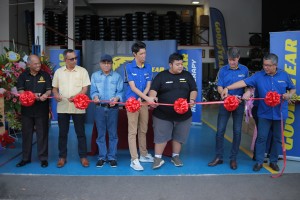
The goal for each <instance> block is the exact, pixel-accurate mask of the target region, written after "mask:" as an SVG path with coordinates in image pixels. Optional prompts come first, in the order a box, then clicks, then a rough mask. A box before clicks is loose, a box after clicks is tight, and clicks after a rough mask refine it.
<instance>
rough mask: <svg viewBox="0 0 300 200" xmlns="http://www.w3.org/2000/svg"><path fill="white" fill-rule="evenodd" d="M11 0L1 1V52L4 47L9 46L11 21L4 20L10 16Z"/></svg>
mask: <svg viewBox="0 0 300 200" xmlns="http://www.w3.org/2000/svg"><path fill="white" fill-rule="evenodd" d="M8 3H9V0H2V1H0V19H1V31H0V54H2V53H4V52H5V51H4V50H3V48H4V47H9V42H5V41H6V40H9V21H8V20H4V19H8V18H9V5H8Z"/></svg>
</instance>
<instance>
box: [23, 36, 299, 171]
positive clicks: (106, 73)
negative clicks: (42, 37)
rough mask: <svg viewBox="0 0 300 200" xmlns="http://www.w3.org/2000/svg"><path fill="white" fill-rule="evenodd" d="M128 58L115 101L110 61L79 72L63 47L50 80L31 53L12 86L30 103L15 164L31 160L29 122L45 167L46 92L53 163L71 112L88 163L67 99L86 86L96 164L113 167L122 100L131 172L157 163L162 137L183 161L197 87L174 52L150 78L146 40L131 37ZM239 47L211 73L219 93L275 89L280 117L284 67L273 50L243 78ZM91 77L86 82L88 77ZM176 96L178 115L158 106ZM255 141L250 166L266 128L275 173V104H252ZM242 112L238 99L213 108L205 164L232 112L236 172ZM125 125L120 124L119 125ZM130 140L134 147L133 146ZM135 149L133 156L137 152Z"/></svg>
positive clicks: (79, 123) (63, 145) (63, 153)
mask: <svg viewBox="0 0 300 200" xmlns="http://www.w3.org/2000/svg"><path fill="white" fill-rule="evenodd" d="M131 50H132V54H133V56H134V59H133V60H132V61H131V62H130V63H128V64H127V65H126V67H125V76H126V79H127V81H128V84H129V87H128V88H127V90H126V91H125V99H123V93H124V91H123V88H124V87H123V83H124V80H123V79H122V77H121V76H120V75H119V74H118V73H117V72H115V71H113V70H112V65H113V59H112V57H111V56H110V55H107V54H104V55H102V56H101V59H100V70H99V71H96V72H94V73H93V74H92V76H91V79H90V78H89V75H88V72H87V70H86V69H84V68H82V67H80V66H77V63H76V61H77V56H76V54H75V52H74V51H73V50H70V49H68V50H66V51H65V52H64V58H65V62H66V66H64V67H61V68H59V69H58V70H56V72H55V74H54V77H53V80H52V81H51V78H50V76H49V75H48V74H46V73H44V72H42V71H41V70H40V66H41V63H40V60H39V58H38V57H37V56H36V55H31V56H29V58H28V63H27V64H28V66H29V69H28V70H27V71H25V72H24V73H23V74H22V75H21V76H20V77H19V79H18V84H17V89H18V91H19V92H20V93H22V92H23V91H25V90H30V91H32V92H33V93H35V94H36V98H37V101H36V103H35V104H34V105H33V106H31V107H24V106H22V133H23V144H22V148H23V157H22V160H21V162H19V163H18V164H17V167H21V166H24V165H26V164H28V163H30V162H31V149H32V147H31V143H32V134H33V132H34V130H33V129H34V126H35V128H36V134H37V141H38V142H37V146H38V156H39V159H40V161H41V166H42V167H47V166H48V161H47V159H48V113H49V103H48V97H49V96H50V94H51V91H52V93H53V96H54V98H55V99H56V101H57V102H58V104H57V113H58V126H59V141H58V149H59V159H58V162H57V167H59V168H60V167H63V166H64V165H65V164H66V163H67V140H68V132H69V123H70V118H71V117H72V119H73V122H74V127H75V132H76V134H77V139H78V154H79V157H80V162H81V164H82V166H83V167H88V166H89V161H88V160H87V143H86V134H85V127H84V122H85V110H80V109H77V108H75V106H74V104H73V98H74V96H75V95H77V94H86V93H87V92H88V86H89V85H91V86H90V87H91V88H90V96H91V99H92V100H93V102H94V103H95V104H96V108H95V123H96V126H97V130H98V137H97V139H96V143H97V145H98V150H99V154H98V161H97V163H96V166H97V167H102V166H103V165H104V164H105V163H107V162H108V163H109V164H110V166H111V167H117V144H118V135H117V124H118V111H119V102H124V101H126V100H127V99H129V98H130V97H134V98H136V99H137V100H138V101H139V102H141V103H142V106H141V108H140V109H139V110H138V111H137V112H134V113H132V112H129V111H127V118H128V144H129V151H130V155H131V161H130V167H131V168H132V169H134V170H137V171H140V170H143V169H144V168H143V166H142V165H141V162H152V163H153V164H152V168H153V169H157V168H160V167H161V166H162V165H163V164H164V160H163V159H162V154H163V151H164V149H165V147H166V144H167V142H168V141H170V140H171V141H172V158H171V162H172V163H173V164H174V165H175V166H177V167H180V166H183V162H182V161H181V159H180V157H179V155H180V151H181V147H182V144H184V143H185V142H186V141H187V138H188V135H189V132H190V126H191V122H192V112H191V109H190V108H192V107H193V106H194V105H195V99H196V97H197V94H198V88H197V85H196V82H195V80H194V78H193V76H192V75H191V74H190V73H189V72H188V71H185V70H184V67H183V57H182V55H180V54H178V53H174V54H171V55H170V56H169V69H167V70H165V71H162V72H160V73H158V74H157V75H156V76H155V77H154V78H153V76H152V66H151V65H150V64H149V63H147V62H146V45H145V43H143V42H136V43H134V44H133V45H132V48H131ZM239 58H240V52H239V50H238V49H237V48H230V49H229V50H228V63H229V64H228V65H225V66H223V67H222V68H220V70H219V74H218V79H217V80H218V92H219V93H220V94H221V97H222V98H225V97H227V95H236V96H238V97H239V98H240V99H245V100H248V99H249V98H250V95H249V92H248V91H247V89H246V90H245V88H246V87H254V88H256V90H257V94H258V96H257V97H259V98H264V97H265V95H266V93H267V92H268V91H276V92H278V93H279V94H280V95H282V99H283V103H282V108H281V109H282V113H283V119H284V120H285V119H286V118H287V101H288V100H289V99H290V98H291V96H292V95H293V94H294V93H295V86H294V84H293V83H292V81H291V79H290V78H289V76H288V75H287V73H286V72H284V71H283V70H280V69H278V68H277V63H278V58H277V56H276V55H275V54H267V55H265V57H264V58H263V69H264V70H262V71H260V72H257V73H256V74H255V75H253V76H251V77H248V69H247V67H245V66H243V65H241V64H239ZM90 80H91V81H90ZM178 98H184V99H187V101H188V103H189V109H188V111H187V112H186V113H185V114H178V113H176V112H175V111H174V109H173V107H170V106H163V105H160V103H167V104H173V103H174V102H175V100H176V99H178ZM149 106H152V107H153V108H154V111H153V116H152V117H153V130H154V143H155V148H154V157H153V156H152V155H151V154H150V153H149V152H148V150H147V143H146V142H147V141H146V133H147V129H148V118H149ZM258 109H259V111H258V118H259V123H258V140H257V142H256V152H255V153H256V155H255V156H256V159H257V163H256V164H255V165H254V167H253V170H254V171H259V170H260V169H261V167H262V163H263V157H264V156H263V155H264V150H265V146H266V138H267V134H268V133H269V130H270V129H271V128H272V131H273V135H274V136H273V137H274V138H275V139H274V140H273V145H272V150H271V155H270V167H271V168H272V169H274V170H276V171H278V170H279V167H278V165H277V159H278V151H279V148H280V142H281V137H280V133H281V129H280V121H281V117H280V106H276V107H268V106H266V104H265V103H264V102H263V101H260V102H259V107H258ZM243 114H244V103H243V101H241V102H240V104H239V106H238V108H237V109H236V110H235V111H232V112H230V111H227V110H226V109H225V108H224V106H223V105H220V108H219V114H218V124H217V134H216V156H215V158H214V159H213V160H212V161H211V162H210V163H209V164H208V165H209V166H216V165H218V164H222V163H223V154H224V147H223V142H224V133H225V130H226V125H227V122H228V119H229V117H230V115H232V117H233V142H232V149H231V153H230V168H231V169H233V170H235V169H237V167H238V165H237V155H238V151H239V145H240V141H241V128H242V120H243ZM124 123H126V122H124ZM106 132H108V135H109V140H108V141H109V145H108V147H107V145H106ZM137 137H138V148H137ZM138 150H139V153H138Z"/></svg>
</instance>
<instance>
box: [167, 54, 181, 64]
mask: <svg viewBox="0 0 300 200" xmlns="http://www.w3.org/2000/svg"><path fill="white" fill-rule="evenodd" d="M175 60H183V56H182V55H181V54H179V53H172V54H171V55H170V56H169V63H173V62H174V61H175Z"/></svg>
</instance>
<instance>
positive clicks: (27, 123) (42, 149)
mask: <svg viewBox="0 0 300 200" xmlns="http://www.w3.org/2000/svg"><path fill="white" fill-rule="evenodd" d="M34 126H35V128H36V139H37V152H38V158H39V160H41V161H42V160H47V159H48V136H49V127H48V115H44V116H42V117H28V116H24V115H22V140H23V141H22V153H23V160H25V161H31V152H32V137H33V133H34Z"/></svg>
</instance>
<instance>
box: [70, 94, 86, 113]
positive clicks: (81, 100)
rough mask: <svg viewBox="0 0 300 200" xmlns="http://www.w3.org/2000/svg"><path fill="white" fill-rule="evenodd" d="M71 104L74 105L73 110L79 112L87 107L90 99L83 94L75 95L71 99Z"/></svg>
mask: <svg viewBox="0 0 300 200" xmlns="http://www.w3.org/2000/svg"><path fill="white" fill-rule="evenodd" d="M73 103H74V105H75V108H78V109H80V110H85V109H87V107H88V106H89V103H90V99H89V97H88V96H87V95H85V94H77V95H76V96H75V97H74V98H73Z"/></svg>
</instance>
